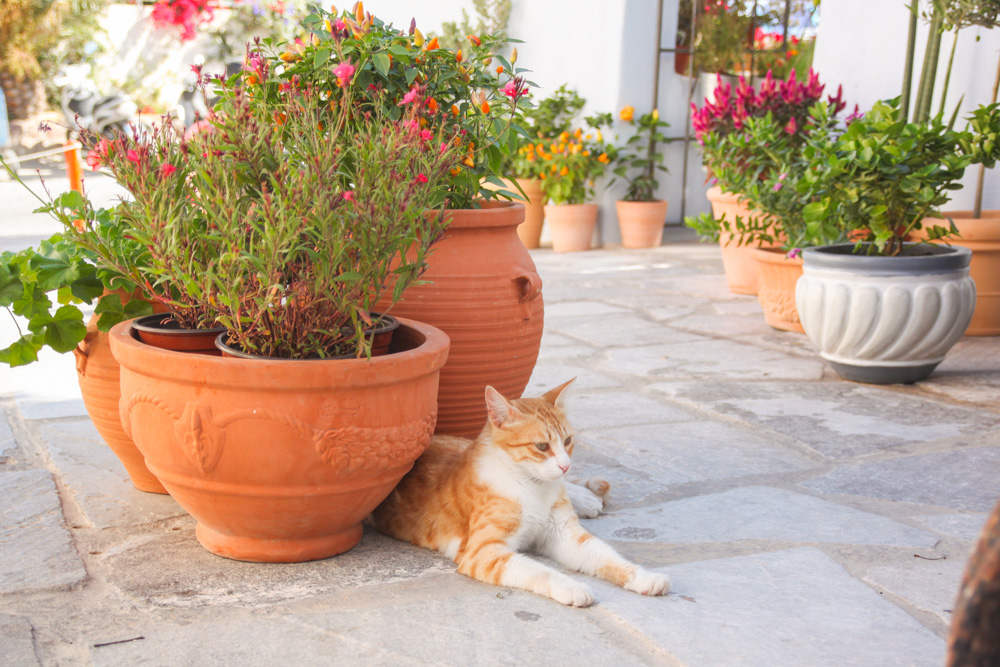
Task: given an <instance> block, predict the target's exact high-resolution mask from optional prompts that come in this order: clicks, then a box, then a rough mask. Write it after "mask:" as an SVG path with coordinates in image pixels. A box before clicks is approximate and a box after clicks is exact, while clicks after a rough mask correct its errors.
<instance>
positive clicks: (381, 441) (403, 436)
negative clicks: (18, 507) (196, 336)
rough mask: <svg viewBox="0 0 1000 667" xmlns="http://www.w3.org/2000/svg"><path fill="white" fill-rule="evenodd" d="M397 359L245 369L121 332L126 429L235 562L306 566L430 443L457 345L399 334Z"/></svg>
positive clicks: (415, 326)
mask: <svg viewBox="0 0 1000 667" xmlns="http://www.w3.org/2000/svg"><path fill="white" fill-rule="evenodd" d="M400 324H401V326H400V328H399V329H398V330H397V332H396V335H395V336H394V347H393V351H394V353H393V354H388V355H386V356H383V357H376V358H372V359H337V360H324V361H315V360H307V361H293V360H287V359H280V360H259V361H258V360H248V359H227V358H224V357H211V356H207V355H201V354H186V353H183V352H174V351H171V350H163V349H160V348H156V347H152V346H150V345H146V344H144V343H142V342H140V341H139V340H138V337H137V336H135V335H134V332H133V330H132V328H131V326H130V323H128V322H123V323H122V324H119V325H117V326H116V327H114V328H113V329H112V331H111V349H112V352H113V353H114V355H115V358H116V359H118V361H119V363H120V364H121V367H122V371H121V387H122V398H121V405H120V409H121V417H122V423H123V424H124V426H125V429H126V431H127V432H129V433H130V434H131V436H132V438H133V439H134V440H135V443H136V445H137V446H138V447H139V450H140V451H141V452H142V453H143V455H144V456H145V457H146V461H147V464H148V465H149V469H150V470H151V471H153V473H154V474H156V476H157V477H158V478H159V479H160V480H161V481H162V482H163V485H164V486H165V487H166V488H167V490H168V491H170V494H171V495H172V496H173V497H174V499H175V500H177V502H178V503H180V505H181V506H182V507H183V508H184V509H185V510H187V511H188V512H189V513H190V514H191V516H193V517H194V518H195V519H196V520H197V521H198V524H197V527H196V531H195V534H196V535H197V537H198V541H199V542H201V544H202V546H204V547H205V548H206V549H208V550H209V551H211V552H212V553H215V554H218V555H220V556H225V557H227V558H234V559H238V560H249V561H259V562H301V561H307V560H315V559H319V558H326V557H328V556H333V555H335V554H338V553H342V552H344V551H347V550H348V549H350V548H351V547H353V546H354V545H355V544H357V543H358V541H359V540H360V539H361V520H362V519H364V517H365V516H367V515H368V513H369V512H371V511H372V510H373V509H374V508H375V507H376V506H377V505H378V504H379V503H380V502H381V501H382V500H383V499H384V498H385V497H386V496H387V495H388V494H389V492H390V491H392V489H393V487H395V485H396V484H397V483H398V482H399V480H400V479H401V478H402V477H403V475H404V474H406V473H407V472H408V471H409V470H410V468H411V467H412V465H413V462H414V461H415V460H416V458H417V457H418V456H419V455H420V454H421V453H422V452H423V450H424V448H425V447H426V446H427V444H428V442H430V437H431V433H432V432H433V431H434V419H435V407H436V400H435V397H436V395H437V382H438V372H439V370H440V368H441V366H442V365H443V364H444V360H445V358H446V357H447V356H448V337H447V336H445V335H444V333H442V332H441V331H439V330H437V329H435V328H434V327H432V326H429V325H426V324H422V323H419V322H412V321H408V320H402V319H401V320H400Z"/></svg>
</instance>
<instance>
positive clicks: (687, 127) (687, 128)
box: [660, 0, 698, 225]
mask: <svg viewBox="0 0 1000 667" xmlns="http://www.w3.org/2000/svg"><path fill="white" fill-rule="evenodd" d="M660 7H661V8H662V7H663V0H660ZM696 34H698V2H697V0H695V1H694V2H692V3H691V35H692V37H691V45H690V48H691V65H690V67H691V70H690V71H691V80H690V81H688V99H687V107H686V109H685V110H684V162H683V166H682V172H681V224H682V225H683V224H684V216H685V214H686V213H687V187H688V154H689V153H690V152H691V98H693V97H694V87H695V83H696V82H697V80H698V79H697V75H698V63H697V62H695V55H694V35H696Z"/></svg>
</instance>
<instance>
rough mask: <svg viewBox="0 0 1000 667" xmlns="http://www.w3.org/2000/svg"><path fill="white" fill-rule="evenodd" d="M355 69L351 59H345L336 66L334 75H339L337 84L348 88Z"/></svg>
mask: <svg viewBox="0 0 1000 667" xmlns="http://www.w3.org/2000/svg"><path fill="white" fill-rule="evenodd" d="M354 69H355V68H354V65H352V64H351V61H350V60H345V61H344V62H342V63H340V64H339V65H337V66H336V67H334V68H333V75H334V76H335V77H337V85H339V86H340V87H341V88H346V87H347V84H348V83H350V80H351V77H352V76H354Z"/></svg>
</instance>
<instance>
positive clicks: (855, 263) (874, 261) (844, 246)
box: [802, 243, 972, 275]
mask: <svg viewBox="0 0 1000 667" xmlns="http://www.w3.org/2000/svg"><path fill="white" fill-rule="evenodd" d="M917 246H919V247H921V248H923V249H925V250H927V254H925V255H910V256H905V257H899V256H897V257H881V256H877V255H862V254H855V253H854V248H855V244H854V243H838V244H836V245H826V246H816V247H813V248H806V249H805V250H803V251H802V265H803V268H805V269H831V270H837V271H856V272H862V273H879V274H890V273H891V274H896V275H900V274H901V275H909V274H912V275H920V274H927V273H950V272H952V271H959V270H961V269H964V268H968V266H969V261H970V260H971V259H972V251H971V250H969V249H968V248H962V247H960V246H947V245H938V244H932V243H906V244H905V247H907V248H913V247H917Z"/></svg>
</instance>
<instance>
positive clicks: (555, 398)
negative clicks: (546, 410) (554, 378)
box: [542, 378, 576, 408]
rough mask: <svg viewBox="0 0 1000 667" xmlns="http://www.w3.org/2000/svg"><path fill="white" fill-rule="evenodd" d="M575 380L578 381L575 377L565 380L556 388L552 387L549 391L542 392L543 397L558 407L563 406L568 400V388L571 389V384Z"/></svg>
mask: <svg viewBox="0 0 1000 667" xmlns="http://www.w3.org/2000/svg"><path fill="white" fill-rule="evenodd" d="M574 382H576V378H573V379H572V380H570V381H569V382H563V383H562V384H561V385H559V386H558V387H556V388H555V389H550V390H549V391H547V392H545V393H544V394H542V398H544V399H545V400H546V401H548V402H549V403H551V404H552V405H554V406H556V407H557V408H561V407H562V406H563V403H565V402H566V390H567V389H569V386H570V385H571V384H573V383H574Z"/></svg>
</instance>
